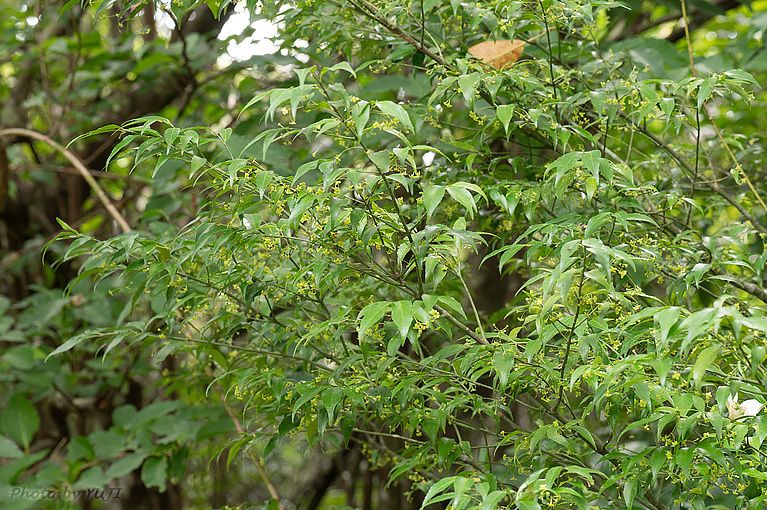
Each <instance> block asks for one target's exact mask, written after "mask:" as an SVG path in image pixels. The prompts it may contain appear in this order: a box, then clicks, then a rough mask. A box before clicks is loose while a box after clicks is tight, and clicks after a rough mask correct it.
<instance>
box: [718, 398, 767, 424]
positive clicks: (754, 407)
mask: <svg viewBox="0 0 767 510" xmlns="http://www.w3.org/2000/svg"><path fill="white" fill-rule="evenodd" d="M763 406H764V404H762V403H761V402H759V401H758V400H754V399H753V398H752V399H749V400H746V401H744V402H738V394H737V393H736V394H735V396H734V397H733V396H732V395H730V396H729V397H727V410H728V411H729V413H730V419H731V420H737V419H738V418H740V417H741V416H744V415H745V416H756V415H757V413H759V411H761V410H762V407H763Z"/></svg>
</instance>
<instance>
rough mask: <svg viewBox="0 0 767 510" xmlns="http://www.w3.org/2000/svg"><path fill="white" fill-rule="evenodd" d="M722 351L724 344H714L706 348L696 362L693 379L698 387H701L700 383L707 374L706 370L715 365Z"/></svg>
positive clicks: (693, 368)
mask: <svg viewBox="0 0 767 510" xmlns="http://www.w3.org/2000/svg"><path fill="white" fill-rule="evenodd" d="M721 350H722V344H714V345H712V346H710V347H706V348H705V349H703V351H702V352H701V353H700V355H699V356H698V359H697V361H695V365H693V367H692V379H693V381H695V385H696V386H700V382H701V380H702V379H703V375H704V374H705V373H706V369H707V368H710V367H711V365H713V363H714V361H715V360H716V358H717V356H719V352H720V351H721Z"/></svg>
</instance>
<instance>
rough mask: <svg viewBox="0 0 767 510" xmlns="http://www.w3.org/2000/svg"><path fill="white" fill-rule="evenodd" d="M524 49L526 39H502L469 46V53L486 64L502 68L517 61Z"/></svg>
mask: <svg viewBox="0 0 767 510" xmlns="http://www.w3.org/2000/svg"><path fill="white" fill-rule="evenodd" d="M524 49H525V41H522V40H520V39H514V40H513V41H511V40H508V39H502V40H500V41H485V42H481V43H479V44H475V45H474V46H472V47H471V48H469V53H471V54H472V55H473V56H474V57H476V58H478V59H480V60H481V61H482V62H484V63H485V64H487V65H489V66H491V67H493V68H495V69H499V70H500V69H503V68H504V67H507V66H510V65H511V64H513V63H514V62H516V61H517V59H519V57H520V56H521V55H522V51H523V50H524Z"/></svg>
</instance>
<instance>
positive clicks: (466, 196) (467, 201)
mask: <svg viewBox="0 0 767 510" xmlns="http://www.w3.org/2000/svg"><path fill="white" fill-rule="evenodd" d="M447 192H448V193H449V194H450V196H451V197H453V199H455V200H456V201H457V202H459V203H460V204H461V205H462V206H464V207H465V208H466V210H467V211H468V212H469V217H470V218H473V217H474V212H475V211H476V210H477V205H476V204H475V203H474V197H473V196H472V194H471V192H469V190H467V189H466V188H464V187H462V186H456V185H455V184H451V185H449V186H448V187H447Z"/></svg>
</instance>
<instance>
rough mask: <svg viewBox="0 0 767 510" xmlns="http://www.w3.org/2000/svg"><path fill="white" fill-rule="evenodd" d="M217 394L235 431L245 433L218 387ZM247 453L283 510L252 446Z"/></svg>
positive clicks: (283, 507)
mask: <svg viewBox="0 0 767 510" xmlns="http://www.w3.org/2000/svg"><path fill="white" fill-rule="evenodd" d="M218 394H219V396H220V397H221V402H223V403H224V407H225V408H226V413H227V414H228V415H229V418H231V420H232V423H233V424H234V428H236V429H237V432H239V433H240V434H241V435H245V434H246V432H245V428H244V427H243V426H242V423H240V420H239V418H237V415H236V414H234V409H232V407H231V406H230V405H229V402H227V401H226V397H225V396H224V393H223V391H222V390H221V388H220V387H219V389H218ZM248 454H249V455H250V459H251V460H252V461H253V465H255V466H256V470H257V471H258V474H259V475H261V479H262V480H263V481H264V485H266V489H267V490H268V491H269V494H270V495H271V496H272V498H274V499H276V500H277V505H278V506H279V508H280V510H285V506H284V505H283V504H282V500H281V499H280V495H279V494H278V493H277V489H276V488H275V487H274V485H273V484H272V482H271V481H270V480H269V476H268V475H267V474H266V469H264V465H263V464H262V463H261V459H259V458H258V457H257V456H256V454H255V452H254V451H253V449H252V448H248Z"/></svg>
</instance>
